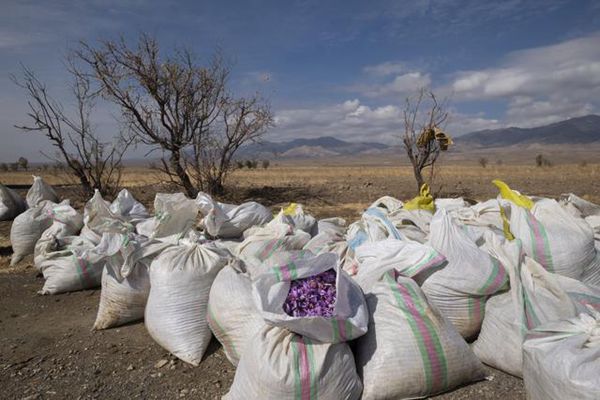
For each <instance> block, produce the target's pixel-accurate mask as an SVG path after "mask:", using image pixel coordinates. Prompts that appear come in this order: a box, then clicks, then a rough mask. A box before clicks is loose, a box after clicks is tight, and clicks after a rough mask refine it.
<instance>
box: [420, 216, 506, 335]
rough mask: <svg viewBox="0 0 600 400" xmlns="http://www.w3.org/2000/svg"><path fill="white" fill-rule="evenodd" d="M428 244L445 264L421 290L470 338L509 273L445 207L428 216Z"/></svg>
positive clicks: (426, 281) (462, 333)
mask: <svg viewBox="0 0 600 400" xmlns="http://www.w3.org/2000/svg"><path fill="white" fill-rule="evenodd" d="M429 244H430V245H431V247H433V248H434V249H436V250H437V251H438V252H440V253H441V254H443V255H444V256H445V257H446V259H447V260H448V264H447V265H446V266H445V267H444V268H443V269H441V270H439V271H437V272H434V273H433V274H432V275H431V276H430V277H429V278H427V280H425V283H423V285H422V288H423V292H425V295H426V296H427V298H428V300H429V302H430V303H432V304H434V305H435V306H436V307H437V308H438V309H439V310H440V312H441V313H442V315H444V316H445V317H446V318H448V319H449V320H450V321H451V322H452V324H454V326H455V327H456V329H457V330H458V332H459V333H460V334H461V335H462V336H463V337H464V338H471V337H473V336H474V335H476V334H477V332H479V329H480V327H481V322H482V321H483V314H484V309H485V302H486V300H487V299H488V297H489V296H490V295H492V294H494V293H496V292H498V291H500V290H503V289H505V288H506V284H507V283H508V275H507V274H506V271H505V270H504V267H503V266H502V265H501V264H500V262H499V261H498V260H497V259H496V258H494V257H492V256H490V255H489V254H488V253H487V252H485V251H483V250H481V249H480V248H478V247H477V245H476V244H475V242H474V241H473V240H472V239H471V238H470V237H469V235H467V234H466V233H465V232H464V231H463V230H462V229H461V228H460V227H459V226H458V225H457V224H456V223H455V222H454V221H452V219H451V217H450V215H449V214H448V213H447V212H446V211H445V210H444V209H441V210H439V211H437V212H436V213H435V215H434V217H433V219H432V220H431V234H430V239H429Z"/></svg>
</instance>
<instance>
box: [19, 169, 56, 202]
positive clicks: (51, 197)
mask: <svg viewBox="0 0 600 400" xmlns="http://www.w3.org/2000/svg"><path fill="white" fill-rule="evenodd" d="M25 199H26V200H27V205H28V206H29V207H35V206H37V205H38V204H39V203H40V202H42V201H44V200H48V201H51V202H52V203H58V196H57V195H56V192H55V191H54V189H53V188H52V186H50V185H48V184H47V183H46V182H44V180H43V179H42V178H41V177H40V176H35V175H34V176H33V184H32V185H31V187H30V188H29V191H27V195H26V196H25Z"/></svg>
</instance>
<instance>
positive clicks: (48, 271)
mask: <svg viewBox="0 0 600 400" xmlns="http://www.w3.org/2000/svg"><path fill="white" fill-rule="evenodd" d="M61 244H62V246H63V247H61V248H60V249H59V250H57V251H54V252H51V253H48V254H46V256H45V258H44V260H43V261H42V262H40V264H39V269H40V270H41V272H42V274H43V275H44V279H46V282H45V283H44V287H43V288H42V290H41V291H40V294H58V293H66V292H75V291H78V290H85V289H93V288H96V287H98V286H100V282H101V277H102V269H103V267H104V263H103V262H102V257H101V256H98V255H97V254H95V253H94V252H93V249H94V245H93V244H92V243H90V242H89V241H87V240H85V239H83V238H80V237H76V236H71V237H67V238H63V239H61Z"/></svg>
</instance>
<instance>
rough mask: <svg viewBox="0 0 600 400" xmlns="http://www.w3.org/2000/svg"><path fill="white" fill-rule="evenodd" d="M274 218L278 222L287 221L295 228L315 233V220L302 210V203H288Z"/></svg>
mask: <svg viewBox="0 0 600 400" xmlns="http://www.w3.org/2000/svg"><path fill="white" fill-rule="evenodd" d="M274 219H275V220H276V221H279V222H287V223H289V224H290V225H292V226H293V227H294V228H295V229H299V230H301V231H304V232H306V233H309V234H310V235H311V236H314V235H315V234H316V230H317V220H316V219H315V217H313V216H312V215H310V214H307V213H305V212H304V208H303V207H302V204H297V203H290V205H289V206H288V207H286V208H285V209H283V208H282V209H281V211H280V212H279V214H278V215H277V216H275V218H274Z"/></svg>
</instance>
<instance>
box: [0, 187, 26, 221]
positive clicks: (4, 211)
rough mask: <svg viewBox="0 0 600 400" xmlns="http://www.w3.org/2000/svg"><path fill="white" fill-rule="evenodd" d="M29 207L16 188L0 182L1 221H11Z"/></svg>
mask: <svg viewBox="0 0 600 400" xmlns="http://www.w3.org/2000/svg"><path fill="white" fill-rule="evenodd" d="M26 209H27V203H26V202H25V200H23V199H22V198H21V196H19V194H18V193H17V192H15V191H14V190H12V189H10V188H7V187H6V186H4V185H2V184H0V221H10V220H11V219H13V218H15V217H16V216H17V215H19V214H21V213H22V212H23V211H25V210H26Z"/></svg>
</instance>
